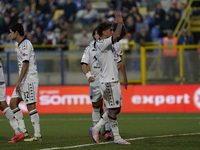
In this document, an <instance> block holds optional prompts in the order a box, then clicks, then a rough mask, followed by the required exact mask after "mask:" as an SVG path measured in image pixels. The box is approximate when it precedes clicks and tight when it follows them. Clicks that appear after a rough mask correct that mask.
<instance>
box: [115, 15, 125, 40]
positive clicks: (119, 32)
mask: <svg viewBox="0 0 200 150" xmlns="http://www.w3.org/2000/svg"><path fill="white" fill-rule="evenodd" d="M114 14H115V21H113V22H114V23H116V24H117V28H116V30H115V32H114V34H113V43H115V42H117V41H119V40H121V39H122V38H123V37H124V36H125V35H126V29H125V26H124V23H123V19H122V16H121V13H120V12H119V11H115V12H114Z"/></svg>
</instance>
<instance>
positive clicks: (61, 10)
mask: <svg viewBox="0 0 200 150" xmlns="http://www.w3.org/2000/svg"><path fill="white" fill-rule="evenodd" d="M63 14H64V10H63V9H59V10H56V11H55V12H54V15H53V18H52V20H54V21H55V20H58V18H59V17H60V16H62V15H63Z"/></svg>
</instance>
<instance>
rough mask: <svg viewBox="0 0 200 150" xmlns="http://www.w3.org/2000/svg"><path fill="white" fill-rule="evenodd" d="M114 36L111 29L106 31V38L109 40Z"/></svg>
mask: <svg viewBox="0 0 200 150" xmlns="http://www.w3.org/2000/svg"><path fill="white" fill-rule="evenodd" d="M113 34H114V32H113V27H110V28H109V29H107V30H106V37H107V38H109V37H111V36H112V35H113Z"/></svg>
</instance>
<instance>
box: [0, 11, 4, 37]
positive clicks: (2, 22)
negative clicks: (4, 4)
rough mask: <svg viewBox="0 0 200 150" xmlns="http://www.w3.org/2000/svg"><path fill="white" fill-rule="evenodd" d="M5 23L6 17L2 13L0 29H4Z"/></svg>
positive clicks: (0, 14) (0, 15)
mask: <svg viewBox="0 0 200 150" xmlns="http://www.w3.org/2000/svg"><path fill="white" fill-rule="evenodd" d="M4 23H5V21H4V16H3V14H2V13H1V12H0V29H2V27H3V25H4ZM0 35H1V34H0Z"/></svg>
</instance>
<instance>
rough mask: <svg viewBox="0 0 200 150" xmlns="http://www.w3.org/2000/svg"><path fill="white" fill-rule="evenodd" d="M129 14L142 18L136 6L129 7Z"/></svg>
mask: <svg viewBox="0 0 200 150" xmlns="http://www.w3.org/2000/svg"><path fill="white" fill-rule="evenodd" d="M129 15H132V16H134V17H136V16H135V15H137V16H140V17H141V18H142V15H141V14H140V13H139V11H138V8H137V7H136V6H133V7H131V10H130V11H129Z"/></svg>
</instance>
